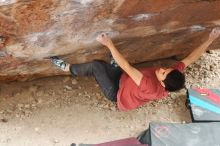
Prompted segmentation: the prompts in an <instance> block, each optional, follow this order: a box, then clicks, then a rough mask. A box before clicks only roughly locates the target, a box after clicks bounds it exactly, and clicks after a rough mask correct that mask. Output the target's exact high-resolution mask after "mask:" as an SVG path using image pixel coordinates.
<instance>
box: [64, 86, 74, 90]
mask: <svg viewBox="0 0 220 146" xmlns="http://www.w3.org/2000/svg"><path fill="white" fill-rule="evenodd" d="M64 88H65V89H67V90H72V89H73V88H72V87H70V86H68V85H66V86H65V87H64Z"/></svg>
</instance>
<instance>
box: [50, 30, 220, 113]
mask: <svg viewBox="0 0 220 146" xmlns="http://www.w3.org/2000/svg"><path fill="white" fill-rule="evenodd" d="M219 35H220V28H214V29H213V30H212V31H211V33H210V34H209V37H208V39H207V40H206V41H205V42H204V43H203V44H201V45H200V46H199V47H198V48H196V49H195V50H194V51H193V52H192V53H190V54H189V55H188V56H187V57H186V58H184V59H183V60H181V61H179V62H177V63H176V64H174V65H172V66H171V67H168V68H162V67H148V68H140V69H137V68H135V67H133V66H132V65H130V64H129V62H128V61H127V60H126V59H125V58H124V57H123V56H122V54H121V53H120V52H119V51H118V50H117V49H116V47H115V46H114V44H113V42H112V41H111V39H110V38H109V37H108V36H107V35H106V34H104V33H103V34H100V35H99V36H98V37H97V38H96V40H97V41H98V42H100V43H101V44H102V45H104V46H106V47H107V48H108V49H109V50H110V52H111V54H112V56H113V58H114V60H115V61H116V63H117V64H118V65H119V66H115V64H109V63H106V62H104V61H101V60H94V61H92V62H88V63H82V64H68V63H66V62H65V61H63V60H62V59H59V58H58V57H51V58H52V62H53V64H55V65H56V66H57V67H59V68H60V69H62V70H63V71H66V72H70V73H71V74H72V75H73V76H93V77H95V79H96V81H97V83H98V84H99V86H100V88H101V90H102V92H103V93H104V95H105V96H106V97H107V98H108V99H109V100H111V101H115V102H117V106H118V108H119V110H121V111H128V110H132V109H135V108H137V107H139V106H141V105H143V104H145V103H146V102H148V101H151V100H155V99H161V98H163V97H166V96H167V95H168V92H173V91H177V90H180V89H182V88H183V87H184V84H185V76H184V74H183V73H182V72H183V70H184V69H185V68H186V67H187V66H188V65H189V64H191V63H193V62H194V61H196V60H197V59H198V58H199V57H200V56H201V55H202V54H203V53H204V52H205V51H206V50H207V48H208V47H209V45H210V44H211V43H212V42H213V41H214V40H215V39H216V38H218V37H219Z"/></svg>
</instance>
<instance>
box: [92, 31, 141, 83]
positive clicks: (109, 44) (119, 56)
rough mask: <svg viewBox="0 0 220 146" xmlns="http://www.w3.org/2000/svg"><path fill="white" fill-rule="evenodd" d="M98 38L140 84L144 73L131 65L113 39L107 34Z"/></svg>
mask: <svg viewBox="0 0 220 146" xmlns="http://www.w3.org/2000/svg"><path fill="white" fill-rule="evenodd" d="M96 40H97V41H98V42H100V43H101V44H102V45H104V46H106V47H107V48H108V49H109V50H110V52H111V54H112V56H113V58H114V59H115V61H116V62H117V64H118V65H119V66H120V67H121V68H122V69H123V70H124V71H125V72H126V73H127V74H128V75H129V76H130V77H131V78H132V80H133V81H134V82H135V83H136V84H137V85H138V86H139V85H140V83H141V79H142V77H143V74H142V73H141V72H140V71H139V70H137V69H136V68H134V67H133V66H131V65H130V64H129V62H128V61H127V60H126V59H125V58H124V56H123V55H122V54H121V53H120V52H119V51H118V50H117V49H116V47H115V46H114V44H113V42H112V40H111V39H110V38H109V37H108V36H107V35H106V34H105V33H103V34H100V35H99V36H98V37H97V38H96Z"/></svg>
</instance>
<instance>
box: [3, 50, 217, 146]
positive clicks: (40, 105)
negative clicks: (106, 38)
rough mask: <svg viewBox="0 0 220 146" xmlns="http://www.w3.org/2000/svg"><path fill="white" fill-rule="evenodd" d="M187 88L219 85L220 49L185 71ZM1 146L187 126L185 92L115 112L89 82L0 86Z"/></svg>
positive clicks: (41, 145)
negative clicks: (175, 124)
mask: <svg viewBox="0 0 220 146" xmlns="http://www.w3.org/2000/svg"><path fill="white" fill-rule="evenodd" d="M186 78H187V82H186V86H187V87H209V88H210V87H211V88H219V87H220V51H219V50H218V51H210V52H209V53H206V54H205V55H203V56H202V57H201V59H200V60H198V61H197V62H196V63H194V64H192V65H191V66H190V67H188V68H187V70H186ZM0 89H1V90H0V145H1V146H69V145H70V144H71V143H73V142H74V143H77V144H79V143H101V142H106V141H111V140H117V139H121V138H127V137H136V136H137V135H138V134H139V133H140V132H141V131H143V130H145V129H146V128H148V124H149V122H153V121H158V122H181V123H185V122H191V119H190V114H189V111H188V110H187V109H186V107H185V100H186V90H185V89H182V90H181V91H179V92H176V93H172V94H170V95H169V97H167V98H166V99H162V100H158V101H154V102H150V103H147V104H146V105H145V106H143V107H141V108H139V109H136V110H133V111H129V112H120V111H118V110H117V107H116V105H115V104H114V103H111V102H110V101H107V100H106V99H105V97H104V96H103V94H102V93H101V92H100V89H99V87H98V85H97V84H96V83H95V81H94V79H93V78H88V77H86V78H82V77H80V78H79V77H77V78H72V77H71V76H62V77H51V78H44V79H38V80H35V81H29V82H12V83H4V84H1V86H0Z"/></svg>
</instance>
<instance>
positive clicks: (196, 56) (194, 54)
mask: <svg viewBox="0 0 220 146" xmlns="http://www.w3.org/2000/svg"><path fill="white" fill-rule="evenodd" d="M219 35H220V28H219V27H218V28H214V29H213V30H212V32H211V33H210V35H209V38H208V40H206V41H205V42H204V43H203V44H202V45H200V46H199V47H198V48H196V49H195V50H194V51H193V52H192V53H190V54H189V55H188V56H187V57H186V58H184V59H183V60H182V62H183V63H184V64H185V66H186V67H187V66H188V65H190V64H191V63H193V62H195V61H196V60H197V59H199V57H200V56H201V55H202V54H203V53H204V52H205V51H206V50H207V48H208V47H209V45H210V44H212V42H213V41H214V40H215V39H217V38H218V37H219Z"/></svg>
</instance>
